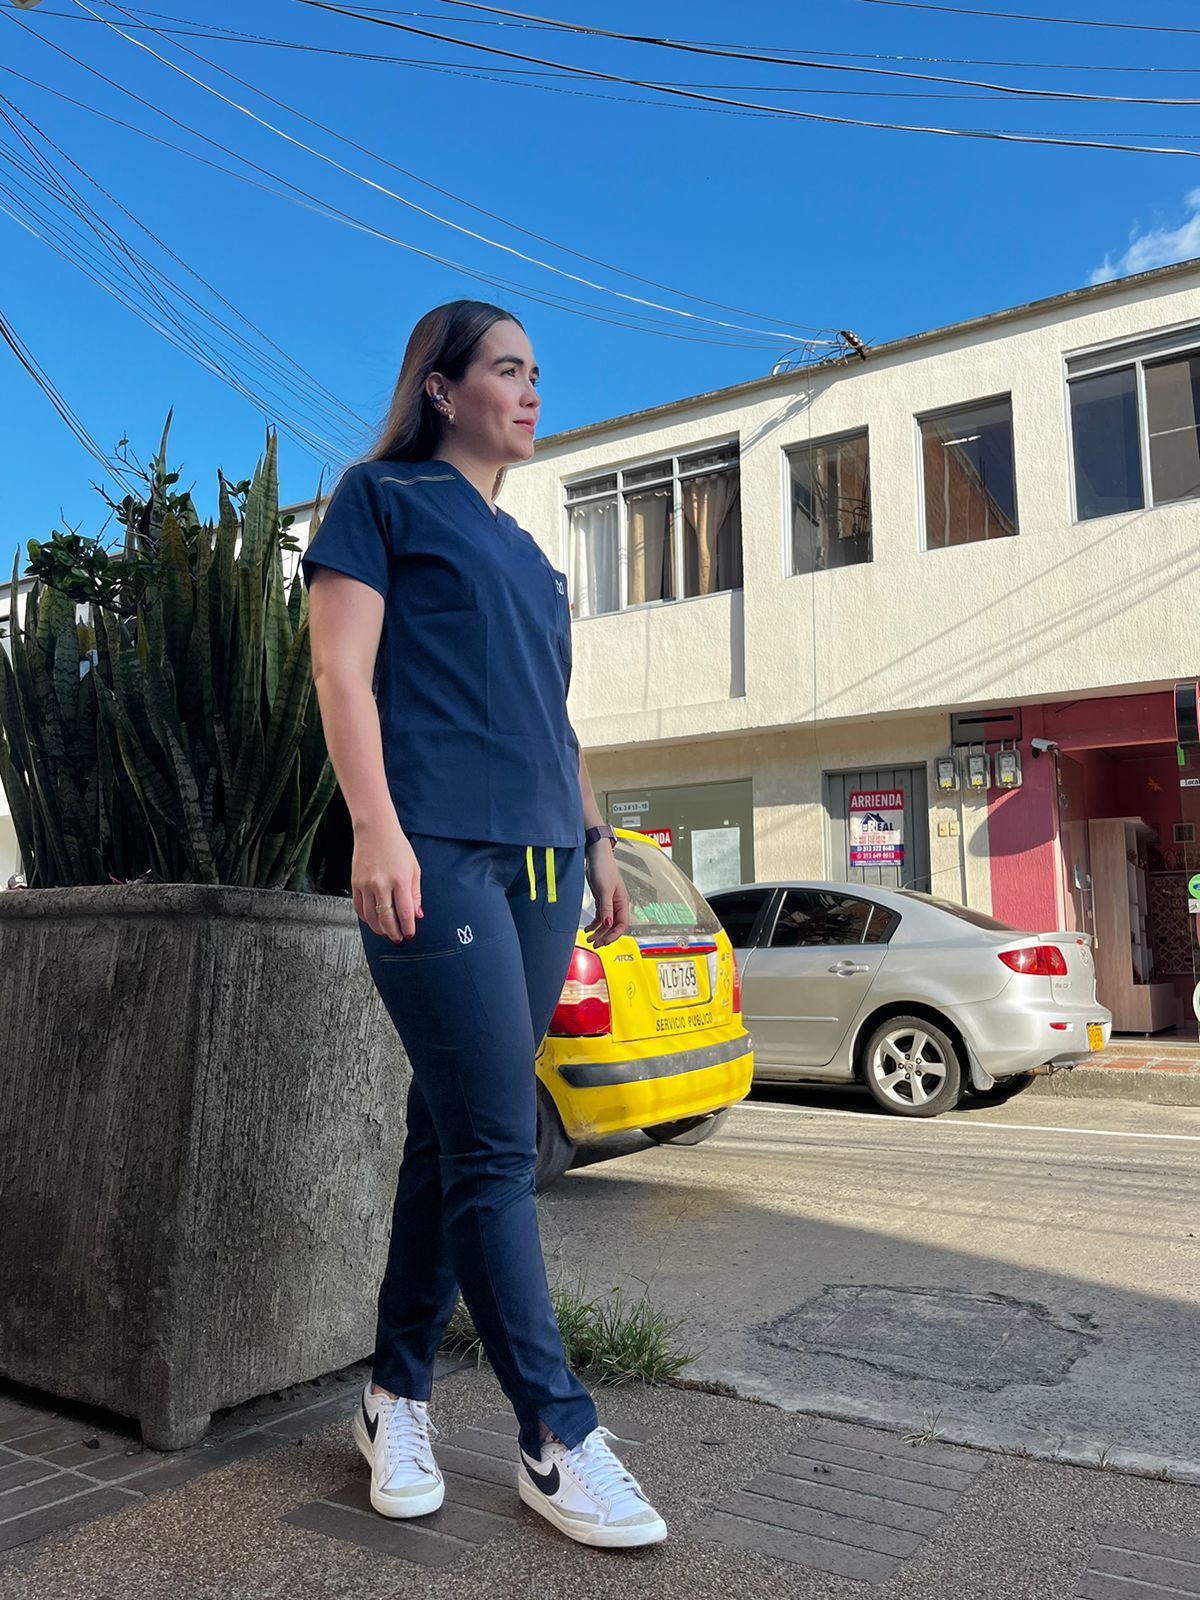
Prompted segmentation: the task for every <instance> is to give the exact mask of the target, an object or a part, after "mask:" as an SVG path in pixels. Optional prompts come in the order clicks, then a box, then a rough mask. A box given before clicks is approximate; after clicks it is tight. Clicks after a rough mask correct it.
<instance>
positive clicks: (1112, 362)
mask: <svg viewBox="0 0 1200 1600" xmlns="http://www.w3.org/2000/svg"><path fill="white" fill-rule="evenodd" d="M1173 356H1200V326H1197V325H1196V324H1195V323H1189V324H1187V325H1186V326H1185V327H1179V328H1174V329H1171V330H1170V331H1168V332H1166V333H1157V334H1149V335H1147V336H1146V337H1145V338H1142V339H1126V340H1124V341H1123V342H1122V343H1121V344H1113V345H1099V346H1096V347H1095V348H1093V349H1090V350H1075V351H1071V352H1069V353H1068V354H1066V355H1064V357H1063V397H1064V400H1065V403H1066V423H1067V476H1068V481H1069V483H1070V491H1071V521H1072V522H1076V523H1082V522H1089V523H1091V522H1103V521H1104V519H1105V517H1132V516H1137V515H1139V514H1140V513H1141V512H1144V511H1159V510H1162V509H1163V508H1164V507H1167V506H1180V505H1188V504H1191V503H1193V502H1194V501H1195V500H1198V499H1200V495H1195V496H1193V497H1192V500H1191V501H1188V500H1164V501H1163V502H1162V504H1161V505H1160V504H1159V503H1158V502H1157V501H1156V500H1155V498H1154V480H1153V478H1152V476H1151V473H1150V412H1149V407H1148V406H1147V404H1146V363H1147V362H1148V361H1149V362H1151V363H1157V362H1159V361H1169V360H1170V359H1171V358H1172V357H1173ZM1123 367H1132V368H1133V370H1134V388H1135V393H1136V395H1137V407H1138V417H1137V425H1138V457H1139V459H1140V461H1141V463H1142V503H1141V505H1140V506H1133V507H1131V508H1130V509H1129V510H1126V511H1106V512H1104V513H1102V514H1101V515H1100V516H1098V517H1080V515H1079V485H1078V481H1077V478H1076V473H1075V419H1074V416H1073V414H1072V410H1071V384H1072V382H1074V380H1075V379H1077V378H1094V377H1097V376H1098V375H1099V374H1100V373H1102V372H1117V371H1119V370H1120V369H1121V368H1123Z"/></svg>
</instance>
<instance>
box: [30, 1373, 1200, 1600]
mask: <svg viewBox="0 0 1200 1600" xmlns="http://www.w3.org/2000/svg"><path fill="white" fill-rule="evenodd" d="M365 1370H366V1367H365V1363H364V1364H360V1367H359V1368H358V1369H350V1370H349V1371H348V1372H347V1373H346V1374H342V1375H335V1377H334V1378H333V1379H331V1380H327V1387H331V1389H332V1392H331V1393H324V1392H323V1391H321V1390H314V1391H313V1394H314V1395H315V1398H312V1397H311V1396H310V1397H309V1399H308V1403H307V1404H304V1405H302V1406H301V1408H300V1409H299V1410H296V1409H295V1408H294V1407H293V1408H292V1409H290V1410H285V1411H284V1412H279V1411H278V1410H276V1411H274V1412H273V1411H272V1409H271V1404H270V1403H269V1402H260V1403H259V1404H258V1405H257V1406H255V1407H244V1408H241V1409H240V1411H239V1412H237V1413H231V1414H228V1415H227V1416H225V1417H223V1418H221V1419H219V1423H218V1426H217V1428H216V1430H215V1432H214V1436H213V1438H212V1440H211V1441H206V1443H205V1444H203V1445H200V1446H196V1447H195V1448H194V1449H192V1450H190V1451H185V1452H180V1453H179V1454H177V1455H173V1456H169V1457H159V1456H154V1455H153V1454H152V1453H146V1454H141V1455H138V1454H134V1455H126V1454H125V1450H127V1449H128V1448H130V1445H131V1440H130V1439H125V1440H124V1441H123V1440H122V1439H121V1437H120V1434H119V1432H118V1433H110V1432H105V1433H104V1436H103V1437H100V1436H98V1435H97V1434H96V1432H95V1429H94V1428H92V1427H90V1426H88V1425H86V1424H85V1425H82V1426H81V1425H80V1423H79V1421H78V1420H76V1421H71V1420H69V1419H68V1420H67V1421H66V1423H65V1424H64V1423H62V1422H61V1421H60V1422H59V1423H58V1424H55V1425H54V1426H58V1427H59V1428H60V1429H61V1430H62V1432H61V1433H60V1434H54V1432H53V1427H47V1425H46V1418H45V1417H38V1416H36V1415H35V1414H34V1413H32V1412H30V1413H29V1414H28V1415H26V1416H25V1417H24V1418H23V1417H22V1405H21V1404H20V1403H19V1402H15V1401H14V1400H13V1399H12V1398H10V1399H8V1400H0V1417H2V1418H3V1420H4V1426H3V1427H2V1428H0V1434H2V1435H3V1436H4V1440H5V1442H4V1443H3V1445H2V1446H0V1448H2V1450H3V1453H4V1455H3V1459H4V1460H5V1461H6V1462H7V1463H8V1465H7V1466H4V1467H0V1473H8V1472H10V1470H11V1468H12V1466H13V1464H14V1462H16V1463H17V1465H18V1473H20V1472H24V1473H25V1474H26V1476H25V1480H24V1481H25V1484H26V1485H27V1487H20V1486H14V1487H9V1486H8V1484H7V1483H6V1481H5V1480H4V1479H3V1478H0V1546H3V1545H4V1544H5V1543H6V1536H7V1545H8V1547H7V1548H6V1549H4V1550H3V1553H0V1595H2V1596H3V1600H116V1597H117V1596H120V1597H121V1600H209V1597H218V1596H220V1597H223V1600H224V1597H241V1596H246V1597H250V1596H253V1597H254V1600H269V1597H275V1596H278V1597H280V1600H284V1597H286V1600H302V1597H306V1596H312V1597H314V1600H315V1597H317V1596H320V1597H322V1600H329V1597H346V1600H357V1597H359V1596H361V1597H363V1600H368V1597H369V1600H377V1597H381V1596H397V1597H398V1596H401V1595H403V1596H413V1595H420V1596H423V1597H428V1600H442V1597H446V1600H451V1597H453V1600H476V1597H478V1600H484V1597H487V1600H494V1597H495V1596H496V1595H497V1594H498V1593H499V1594H504V1595H508V1594H513V1595H520V1596H531V1597H536V1600H558V1597H560V1596H561V1597H563V1600H568V1597H570V1600H589V1597H592V1596H595V1597H596V1600H600V1597H601V1596H605V1597H607V1596H609V1595H611V1594H612V1593H613V1592H614V1589H617V1588H618V1587H619V1591H620V1593H621V1594H622V1595H629V1596H640V1595H645V1596H647V1597H648V1596H651V1595H653V1596H662V1595H666V1596H669V1597H676V1596H678V1597H682V1596H687V1597H689V1600H710V1597H711V1600H718V1597H719V1600H728V1596H729V1595H730V1594H736V1595H738V1597H739V1600H760V1597H761V1600H768V1597H769V1600H786V1597H790V1596H796V1597H797V1600H801V1597H804V1600H808V1597H813V1600H815V1597H817V1596H821V1597H823V1600H824V1597H836V1596H842V1595H845V1596H850V1595H860V1596H861V1595H867V1594H869V1595H871V1596H878V1597H879V1600H891V1597H897V1600H899V1597H915V1596H920V1597H921V1600H942V1597H945V1600H993V1597H994V1600H1001V1597H1003V1600H1024V1597H1028V1600H1034V1597H1036V1600H1154V1597H1155V1596H1157V1595H1162V1596H1163V1597H1164V1600H1165V1597H1166V1596H1168V1595H1171V1596H1186V1595H1200V1488H1195V1487H1188V1486H1184V1485H1180V1484H1171V1483H1165V1482H1156V1481H1153V1480H1149V1479H1143V1478H1133V1477H1126V1476H1121V1475H1119V1474H1117V1473H1115V1472H1111V1471H1102V1470H1086V1469H1081V1468H1076V1467H1068V1466H1061V1465H1055V1464H1049V1463H1045V1462H1035V1461H1032V1460H1028V1459H1021V1458H1018V1457H1014V1456H1001V1455H991V1454H986V1453H983V1452H980V1451H973V1450H966V1449H959V1448H954V1447H950V1446H947V1445H944V1444H939V1443H937V1442H936V1441H933V1440H930V1441H926V1442H913V1441H910V1440H906V1439H905V1438H903V1437H902V1436H901V1435H899V1434H895V1433H887V1432H882V1431H878V1430H874V1429H866V1428H860V1427H854V1426H849V1425H846V1424H842V1423H833V1422H828V1421H824V1420H822V1419H820V1418H817V1417H812V1416H797V1415H794V1414H790V1413H787V1412H784V1411H779V1410H776V1409H775V1408H774V1407H771V1406H767V1405H762V1404H757V1403H754V1402H750V1401H744V1400H737V1399H732V1398H726V1397H724V1396H721V1395H715V1394H710V1393H705V1392H699V1391H695V1390H687V1389H680V1388H675V1387H666V1388H652V1389H647V1388H627V1389H618V1390H607V1391H601V1392H600V1394H599V1396H598V1399H599V1405H600V1416H601V1420H602V1421H603V1422H604V1423H605V1424H606V1425H607V1426H609V1427H612V1428H614V1429H615V1430H616V1431H618V1432H619V1433H620V1434H621V1435H622V1438H623V1439H624V1440H625V1441H626V1442H625V1443H622V1444H619V1445H618V1447H617V1448H618V1450H619V1453H621V1454H622V1455H623V1456H624V1457H625V1458H626V1460H627V1461H628V1463H629V1465H630V1467H631V1468H632V1470H633V1471H635V1472H636V1473H637V1474H638V1476H639V1478H640V1479H641V1481H642V1482H643V1484H644V1486H645V1487H646V1488H647V1490H648V1491H649V1492H650V1494H651V1495H652V1497H653V1499H654V1500H655V1502H656V1504H657V1505H658V1506H659V1509H660V1510H661V1511H662V1512H663V1514H664V1515H665V1517H666V1518H667V1521H668V1524H669V1526H670V1529H671V1538H670V1539H669V1540H668V1542H667V1543H666V1544H665V1545H661V1546H657V1547H653V1548H651V1549H649V1550H646V1551H643V1552H631V1553H620V1552H603V1551H592V1550H587V1549H583V1548H581V1547H579V1546H577V1545H573V1544H571V1543H569V1542H568V1541H566V1540H564V1539H563V1538H562V1537H561V1536H560V1535H558V1534H557V1533H556V1532H554V1530H553V1529H551V1528H550V1527H549V1526H548V1525H547V1524H546V1523H544V1522H543V1521H542V1520H541V1519H539V1518H538V1517H537V1516H536V1515H535V1514H534V1513H532V1512H530V1511H528V1510H527V1509H526V1508H525V1507H523V1506H522V1505H521V1504H520V1502H519V1501H518V1499H517V1496H516V1492H515V1488H514V1487H513V1484H514V1479H515V1471H516V1468H515V1461H514V1450H515V1440H514V1438H513V1434H514V1431H515V1430H514V1426H513V1423H512V1417H511V1412H509V1411H508V1410H507V1408H506V1407H505V1405H504V1402H503V1397H502V1396H501V1394H500V1391H499V1389H498V1388H497V1386H496V1384H495V1382H494V1380H493V1379H492V1377H491V1375H490V1373H489V1371H488V1370H487V1369H486V1368H483V1369H476V1368H474V1367H467V1368H459V1369H458V1370H454V1371H451V1372H449V1373H448V1374H447V1375H446V1376H444V1377H442V1378H441V1379H440V1380H439V1381H438V1383H437V1385H436V1388H435V1393H434V1401H433V1405H432V1408H431V1413H432V1415H433V1416H434V1417H435V1419H436V1420H437V1423H438V1426H439V1428H440V1433H441V1436H440V1438H439V1440H438V1442H437V1449H438V1455H439V1459H440V1461H441V1463H442V1467H443V1471H444V1472H445V1474H446V1478H447V1488H448V1494H447V1502H446V1505H445V1506H444V1507H443V1509H442V1511H441V1512H439V1513H437V1514H436V1515H435V1516H434V1517H432V1518H426V1519H421V1520H420V1521H419V1522H412V1523H403V1524H398V1523H391V1522H388V1521H386V1520H384V1519H383V1518H381V1517H379V1516H377V1515H376V1514H375V1513H374V1512H373V1511H371V1509H370V1507H369V1504H368V1502H367V1498H366V1467H365V1463H364V1462H363V1461H362V1459H361V1457H360V1456H359V1455H358V1453H357V1451H356V1450H355V1448H354V1446H353V1444H352V1443H351V1439H350V1431H349V1422H348V1417H349V1413H350V1411H351V1409H352V1407H353V1405H354V1404H355V1403H356V1397H357V1393H358V1387H359V1384H360V1382H361V1380H362V1377H363V1375H364V1374H365ZM303 1387H304V1386H298V1388H297V1391H296V1394H298V1395H299V1397H300V1398H301V1400H304V1399H305V1396H304V1395H303V1394H302V1393H301V1392H300V1391H301V1390H302V1389H303ZM28 1398H29V1397H28V1396H26V1397H25V1400H26V1402H27V1401H28ZM292 1398H293V1399H294V1398H295V1395H293V1397H292ZM29 1420H34V1421H39V1422H40V1423H41V1424H42V1428H41V1432H42V1435H43V1437H42V1439H41V1440H40V1441H39V1439H38V1438H36V1437H35V1436H34V1435H33V1434H32V1433H31V1432H30V1431H29V1430H28V1429H26V1431H25V1432H21V1431H20V1429H21V1425H22V1421H25V1422H28V1421H29ZM14 1427H15V1428H16V1430H17V1431H16V1432H14ZM70 1435H76V1436H77V1437H76V1438H74V1439H72V1438H70V1437H67V1442H66V1443H64V1442H63V1439H64V1437H66V1436H70ZM52 1437H53V1441H54V1442H53V1443H50V1442H49V1441H50V1440H51V1438H52ZM89 1437H93V1438H96V1445H95V1446H94V1447H93V1448H92V1449H91V1451H90V1452H89V1451H88V1446H87V1445H86V1444H85V1443H82V1442H81V1441H82V1440H85V1439H87V1438H89ZM113 1441H115V1443H114V1442H113ZM39 1447H41V1454H40V1455H39V1454H38V1453H37V1452H38V1449H39ZM81 1453H82V1454H83V1455H84V1456H85V1457H86V1459H81ZM49 1455H54V1456H56V1457H57V1458H58V1460H59V1462H60V1463H61V1462H62V1461H63V1460H64V1459H65V1460H73V1461H74V1462H75V1463H76V1465H74V1466H65V1467H63V1466H61V1465H60V1466H57V1475H58V1477H59V1479H60V1481H59V1483H58V1486H57V1490H56V1491H55V1492H60V1491H62V1490H63V1489H64V1488H65V1489H66V1491H67V1494H68V1495H69V1496H71V1497H73V1501H72V1500H71V1499H67V1498H63V1497H61V1496H60V1499H59V1500H57V1501H52V1502H51V1503H49V1504H46V1505H45V1506H43V1507H42V1508H41V1511H40V1513H39V1516H40V1518H41V1527H40V1531H39V1528H38V1524H37V1522H36V1521H35V1520H34V1519H32V1518H29V1519H28V1520H27V1514H26V1516H22V1515H16V1516H14V1515H13V1514H12V1513H13V1508H14V1507H15V1506H18V1505H20V1504H22V1503H23V1502H22V1496H24V1498H25V1500H28V1498H29V1496H30V1495H31V1494H32V1493H34V1492H35V1491H36V1488H37V1485H36V1483H34V1482H32V1480H31V1479H30V1478H29V1476H28V1473H29V1470H31V1469H30V1467H29V1463H35V1464H36V1462H37V1461H39V1460H42V1461H45V1460H46V1459H47V1457H48V1456H49ZM22 1461H24V1462H25V1463H26V1466H25V1467H24V1468H22V1467H21V1466H20V1463H21V1462H22ZM106 1463H107V1465H106ZM68 1476H70V1478H71V1481H70V1482H66V1479H67V1477H68ZM42 1481H43V1482H45V1481H46V1480H42ZM114 1495H115V1496H118V1497H119V1498H117V1499H113V1498H112V1497H113V1496H114ZM89 1498H91V1504H90V1506H89V1505H87V1504H86V1502H88V1500H89ZM6 1501H7V1502H8V1506H7V1510H6V1508H5V1502H6ZM72 1504H73V1508H74V1514H75V1515H76V1516H79V1517H81V1518H86V1519H87V1520H80V1521H78V1522H76V1523H75V1524H74V1525H73V1526H66V1527H63V1526H58V1527H52V1526H51V1525H50V1523H48V1522H47V1520H46V1519H48V1518H49V1519H51V1521H52V1519H53V1517H54V1515H55V1505H57V1506H58V1513H59V1515H60V1517H61V1515H62V1514H63V1513H64V1512H67V1511H68V1510H69V1508H70V1507H71V1505H72ZM18 1522H24V1523H25V1531H26V1533H27V1534H28V1537H27V1538H21V1537H20V1536H19V1535H18V1533H17V1523H18Z"/></svg>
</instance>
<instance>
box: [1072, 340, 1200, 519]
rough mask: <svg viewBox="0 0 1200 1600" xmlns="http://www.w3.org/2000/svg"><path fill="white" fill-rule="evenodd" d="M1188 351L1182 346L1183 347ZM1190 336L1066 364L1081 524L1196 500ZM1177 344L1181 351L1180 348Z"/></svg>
mask: <svg viewBox="0 0 1200 1600" xmlns="http://www.w3.org/2000/svg"><path fill="white" fill-rule="evenodd" d="M1189 342H1190V344H1191V346H1192V348H1190V349H1189V348H1188V347H1187V346H1188V344H1189ZM1195 343H1196V330H1195V329H1191V330H1189V331H1185V332H1182V333H1180V332H1176V333H1172V334H1161V335H1157V336H1155V337H1153V338H1150V339H1145V340H1143V341H1141V343H1139V344H1136V345H1123V346H1122V347H1121V348H1120V349H1118V350H1102V351H1095V352H1093V353H1092V354H1091V355H1088V356H1080V357H1076V358H1074V359H1072V360H1070V361H1069V362H1068V363H1067V393H1068V396H1069V399H1070V413H1071V450H1072V457H1073V460H1074V466H1075V515H1076V516H1077V518H1078V519H1079V521H1080V522H1086V521H1088V520H1089V519H1090V518H1092V517H1108V516H1113V515H1115V514H1117V513H1118V512H1122V511H1141V510H1143V509H1144V508H1145V506H1146V504H1147V488H1146V486H1147V485H1149V504H1151V505H1155V506H1162V505H1170V504H1172V503H1173V502H1175V501H1179V500H1195V499H1198V498H1200V351H1197V350H1196V349H1195ZM1181 346H1182V348H1181Z"/></svg>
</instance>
